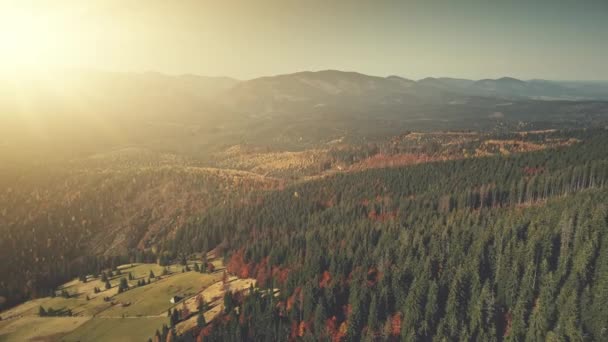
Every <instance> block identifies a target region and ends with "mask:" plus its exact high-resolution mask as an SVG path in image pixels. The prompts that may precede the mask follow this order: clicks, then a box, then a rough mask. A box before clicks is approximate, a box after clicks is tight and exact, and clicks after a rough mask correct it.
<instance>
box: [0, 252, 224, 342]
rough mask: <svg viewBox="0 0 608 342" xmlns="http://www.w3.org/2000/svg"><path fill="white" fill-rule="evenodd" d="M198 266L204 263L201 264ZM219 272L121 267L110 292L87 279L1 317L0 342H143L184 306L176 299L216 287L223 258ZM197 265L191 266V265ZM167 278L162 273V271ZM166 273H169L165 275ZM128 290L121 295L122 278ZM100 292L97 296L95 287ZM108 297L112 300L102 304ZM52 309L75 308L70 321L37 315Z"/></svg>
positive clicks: (153, 266) (217, 263) (97, 281)
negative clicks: (141, 283)
mask: <svg viewBox="0 0 608 342" xmlns="http://www.w3.org/2000/svg"><path fill="white" fill-rule="evenodd" d="M199 264H200V262H199ZM213 264H214V265H215V266H216V268H217V269H218V271H216V272H215V273H213V274H206V273H205V274H203V273H198V272H182V269H183V266H182V265H171V266H169V267H166V268H165V267H162V266H159V265H156V264H129V265H122V266H119V267H118V269H120V271H121V274H120V275H114V276H113V277H111V278H110V279H109V281H110V283H111V285H112V288H110V289H108V290H106V289H105V286H104V285H105V283H104V282H102V281H101V280H100V279H99V278H97V277H94V276H89V277H88V278H87V282H84V283H83V282H81V281H79V280H78V279H74V280H72V281H70V282H68V283H66V284H64V285H63V286H61V287H59V288H58V290H59V291H61V290H65V291H67V292H68V293H69V298H64V297H62V296H56V297H45V298H39V299H34V300H30V301H28V302H25V303H23V304H21V305H18V306H16V307H14V308H11V309H10V310H6V311H4V312H1V313H0V317H1V318H2V320H0V342H4V341H29V340H34V341H92V340H93V341H145V340H146V339H147V338H148V337H151V336H153V335H154V333H155V331H156V329H160V328H161V327H162V325H163V324H167V323H168V319H167V310H168V309H169V308H173V307H177V306H180V305H182V303H178V304H172V303H171V302H170V299H171V297H172V296H174V295H178V296H181V297H183V298H189V297H190V298H191V297H193V296H196V295H198V294H199V293H200V292H202V291H203V290H205V289H207V288H208V287H210V286H212V285H213V284H217V283H218V282H220V280H221V278H222V271H219V270H221V269H222V268H223V265H222V262H221V260H219V259H216V260H213ZM192 266H193V263H192V262H190V267H191V268H193V267H192ZM165 269H166V270H167V271H168V274H165V275H162V274H163V271H164V270H165ZM150 271H152V272H153V273H154V274H155V276H156V277H155V278H153V279H151V283H150V284H149V285H145V286H141V287H137V286H136V285H137V281H138V280H142V279H143V280H146V281H148V279H149V274H150ZM165 273H167V272H165ZM129 274H131V275H132V277H133V280H130V281H128V282H129V286H130V289H129V290H128V291H125V292H122V293H118V283H119V282H120V279H121V278H125V279H128V278H129ZM95 287H98V288H100V289H101V292H100V293H95V291H94V289H95ZM104 297H108V298H109V300H108V301H106V300H104ZM41 306H42V307H43V308H45V309H47V310H48V309H49V308H53V309H54V310H66V311H67V310H71V311H72V315H73V316H72V317H39V316H38V310H39V308H40V307H41Z"/></svg>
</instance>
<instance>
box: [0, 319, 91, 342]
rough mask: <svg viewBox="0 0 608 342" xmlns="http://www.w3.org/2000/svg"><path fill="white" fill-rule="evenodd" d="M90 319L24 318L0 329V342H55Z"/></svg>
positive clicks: (13, 320)
mask: <svg viewBox="0 0 608 342" xmlns="http://www.w3.org/2000/svg"><path fill="white" fill-rule="evenodd" d="M89 319H90V317H36V316H24V317H21V318H18V319H12V320H10V321H7V322H5V323H7V324H5V325H3V326H1V327H0V341H3V342H4V341H30V340H42V341H44V340H55V339H58V338H59V337H60V336H62V335H64V334H65V333H67V332H70V331H72V330H74V329H77V328H78V327H80V326H81V325H83V324H85V323H86V322H87V321H88V320H89Z"/></svg>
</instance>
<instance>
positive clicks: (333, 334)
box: [325, 316, 348, 342]
mask: <svg viewBox="0 0 608 342" xmlns="http://www.w3.org/2000/svg"><path fill="white" fill-rule="evenodd" d="M325 330H326V331H327V334H328V335H329V337H330V338H331V340H332V341H333V342H340V341H342V340H343V339H344V338H345V337H346V332H347V331H348V324H347V323H346V322H342V324H340V325H338V319H337V318H336V316H333V317H332V318H330V319H328V320H327V321H325Z"/></svg>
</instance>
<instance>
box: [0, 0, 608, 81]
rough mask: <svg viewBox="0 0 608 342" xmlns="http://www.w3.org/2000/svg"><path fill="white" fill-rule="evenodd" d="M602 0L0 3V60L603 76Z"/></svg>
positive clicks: (224, 71)
mask: <svg viewBox="0 0 608 342" xmlns="http://www.w3.org/2000/svg"><path fill="white" fill-rule="evenodd" d="M607 61H608V0H578V1H571V0H565V1H560V0H510V1H492V0H451V1H450V0H402V1H382V0H375V1H356V0H351V1H343V0H333V1H332V0H325V1H316V0H302V1H292V0H255V1H254V0H248V1H245V0H242V1H234V0H222V1H217V0H213V1H208V0H173V1H171V0H138V1H135V0H86V1H82V0H46V1H44V0H38V1H36V0H0V68H3V69H15V70H21V69H24V70H25V69H26V68H49V69H50V68H92V69H101V70H110V71H128V72H132V71H134V72H143V71H156V72H162V73H167V74H200V75H207V76H230V77H234V78H238V79H250V78H255V77H259V76H267V75H276V74H283V73H292V72H297V71H303V70H325V69H339V70H349V71H358V72H361V73H366V74H371V75H379V76H388V75H399V76H403V77H407V78H412V79H420V78H424V77H429V76H432V77H439V76H444V77H461V78H470V79H481V78H497V77H502V76H512V77H518V78H522V79H533V78H543V79H555V80H573V79H574V80H608V62H607Z"/></svg>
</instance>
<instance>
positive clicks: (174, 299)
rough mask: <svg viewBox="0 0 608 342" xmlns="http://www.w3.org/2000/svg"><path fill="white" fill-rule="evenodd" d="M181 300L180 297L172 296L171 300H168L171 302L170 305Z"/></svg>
mask: <svg viewBox="0 0 608 342" xmlns="http://www.w3.org/2000/svg"><path fill="white" fill-rule="evenodd" d="M182 299H183V298H182V297H180V296H173V297H171V300H169V301H170V302H171V304H175V303H179V301H181V300H182Z"/></svg>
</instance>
